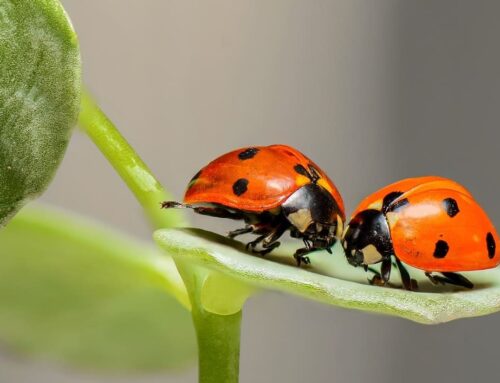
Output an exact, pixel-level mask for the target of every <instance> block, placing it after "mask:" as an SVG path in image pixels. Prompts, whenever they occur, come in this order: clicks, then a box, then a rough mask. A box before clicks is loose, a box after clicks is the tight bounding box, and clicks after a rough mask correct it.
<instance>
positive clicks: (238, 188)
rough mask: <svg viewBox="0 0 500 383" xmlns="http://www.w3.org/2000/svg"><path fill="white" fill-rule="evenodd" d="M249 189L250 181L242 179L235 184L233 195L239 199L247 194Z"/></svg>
mask: <svg viewBox="0 0 500 383" xmlns="http://www.w3.org/2000/svg"><path fill="white" fill-rule="evenodd" d="M247 188H248V180H247V179H246V178H240V179H239V180H238V181H236V182H235V183H234V184H233V193H234V194H236V195H237V196H238V197H239V196H240V195H242V194H243V193H245V192H246V191H247Z"/></svg>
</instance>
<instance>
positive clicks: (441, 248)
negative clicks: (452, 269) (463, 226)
mask: <svg viewBox="0 0 500 383" xmlns="http://www.w3.org/2000/svg"><path fill="white" fill-rule="evenodd" d="M448 250H450V247H449V246H448V243H447V242H446V241H443V240H441V239H440V240H439V241H437V242H436V248H435V249H434V254H433V255H434V258H444V257H446V254H448Z"/></svg>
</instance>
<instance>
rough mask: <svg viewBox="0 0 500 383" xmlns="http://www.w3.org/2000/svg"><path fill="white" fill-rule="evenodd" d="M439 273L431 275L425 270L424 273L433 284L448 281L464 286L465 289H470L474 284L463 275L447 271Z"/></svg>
mask: <svg viewBox="0 0 500 383" xmlns="http://www.w3.org/2000/svg"><path fill="white" fill-rule="evenodd" d="M441 274H442V275H443V276H441V275H433V274H431V273H430V272H426V273H425V275H426V276H427V278H429V280H430V281H431V282H432V283H434V284H435V285H437V284H439V283H441V284H443V285H444V284H445V283H448V284H450V285H455V286H461V287H465V288H467V289H472V288H473V287H474V284H473V283H472V282H471V281H469V280H468V279H467V278H465V277H464V276H463V275H460V274H457V273H448V272H442V273H441Z"/></svg>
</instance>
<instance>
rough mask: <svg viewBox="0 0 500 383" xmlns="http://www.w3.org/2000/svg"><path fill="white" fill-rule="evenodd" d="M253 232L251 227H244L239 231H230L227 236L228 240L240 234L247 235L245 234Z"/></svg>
mask: <svg viewBox="0 0 500 383" xmlns="http://www.w3.org/2000/svg"><path fill="white" fill-rule="evenodd" d="M252 231H253V227H252V226H245V227H243V228H241V229H236V230H233V231H230V232H229V233H228V234H227V236H228V237H229V238H235V237H237V236H238V235H242V234H247V233H251V232H252Z"/></svg>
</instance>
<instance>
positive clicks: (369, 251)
mask: <svg viewBox="0 0 500 383" xmlns="http://www.w3.org/2000/svg"><path fill="white" fill-rule="evenodd" d="M361 251H362V252H363V263H364V264H365V265H371V264H374V263H377V262H380V261H381V260H382V254H380V253H379V252H378V250H377V248H376V247H375V246H373V245H368V246H366V247H364V248H363V249H362V250H361Z"/></svg>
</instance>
